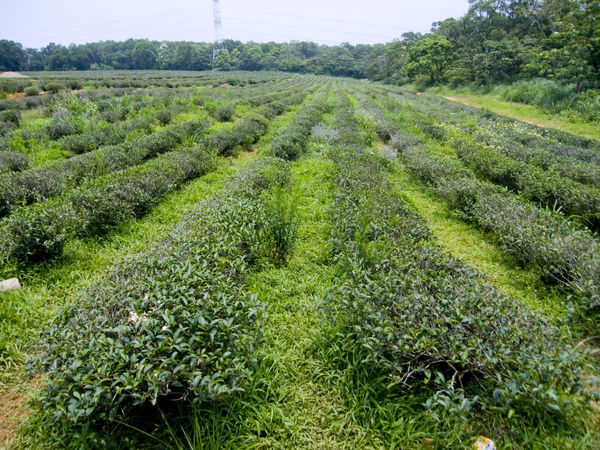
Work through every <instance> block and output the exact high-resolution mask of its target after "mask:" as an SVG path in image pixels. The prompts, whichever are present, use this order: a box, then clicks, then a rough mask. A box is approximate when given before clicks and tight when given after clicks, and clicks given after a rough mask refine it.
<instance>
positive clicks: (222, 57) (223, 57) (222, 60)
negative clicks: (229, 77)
mask: <svg viewBox="0 0 600 450" xmlns="http://www.w3.org/2000/svg"><path fill="white" fill-rule="evenodd" d="M215 69H219V70H229V69H231V55H230V54H229V53H228V52H227V50H220V51H219V52H218V53H217V57H216V58H215Z"/></svg>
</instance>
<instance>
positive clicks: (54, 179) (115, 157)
mask: <svg viewBox="0 0 600 450" xmlns="http://www.w3.org/2000/svg"><path fill="white" fill-rule="evenodd" d="M138 122H139V123H140V124H141V125H144V124H145V123H146V122H145V121H138ZM209 126H210V122H209V121H208V120H203V119H193V120H190V121H188V122H183V123H181V124H178V125H174V126H171V127H168V128H165V129H163V130H160V131H158V132H156V133H154V134H150V135H147V136H143V137H141V138H139V139H137V140H135V141H132V142H130V143H128V144H126V145H120V146H108V147H103V148H100V149H98V150H97V151H93V152H87V153H84V154H81V155H78V156H75V157H72V158H70V159H68V160H66V161H63V162H61V163H58V164H56V165H55V166H53V167H49V168H41V169H40V168H38V169H31V170H27V171H23V172H20V173H13V174H9V175H8V176H6V177H4V178H2V179H0V217H3V216H6V215H8V214H10V213H11V212H12V211H15V210H17V209H20V208H21V207H23V206H25V205H30V204H32V203H36V202H38V201H44V200H47V199H49V198H51V197H54V196H56V195H59V194H61V193H63V192H65V191H66V190H67V189H69V188H72V187H74V186H77V185H78V184H80V183H81V182H83V181H84V180H86V179H92V178H95V177H98V176H101V175H106V174H108V173H110V172H116V171H119V170H122V169H125V168H127V167H132V166H135V165H138V164H140V163H142V162H143V161H144V160H146V159H149V158H154V157H156V156H157V155H159V154H162V153H167V152H170V151H173V150H174V149H175V148H176V146H177V145H179V144H181V143H182V142H183V140H184V138H185V137H188V136H193V135H198V134H202V133H204V132H205V131H206V130H207V129H208V127H209ZM100 135H101V134H96V136H100ZM71 138H76V139H77V142H79V143H81V144H82V145H83V144H84V143H87V144H89V143H90V141H87V140H86V139H87V138H86V136H84V135H78V136H72V137H71ZM91 139H92V141H91V142H97V141H94V140H93V139H95V138H94V137H92V138H91ZM73 145H74V144H73Z"/></svg>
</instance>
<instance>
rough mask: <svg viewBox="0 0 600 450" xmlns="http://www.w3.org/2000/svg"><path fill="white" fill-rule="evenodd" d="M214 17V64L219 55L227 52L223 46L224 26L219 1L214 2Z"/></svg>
mask: <svg viewBox="0 0 600 450" xmlns="http://www.w3.org/2000/svg"><path fill="white" fill-rule="evenodd" d="M213 16H214V17H215V40H214V42H213V63H214V62H215V59H217V53H219V51H221V50H225V45H224V44H223V24H222V23H221V8H220V7H219V0H213Z"/></svg>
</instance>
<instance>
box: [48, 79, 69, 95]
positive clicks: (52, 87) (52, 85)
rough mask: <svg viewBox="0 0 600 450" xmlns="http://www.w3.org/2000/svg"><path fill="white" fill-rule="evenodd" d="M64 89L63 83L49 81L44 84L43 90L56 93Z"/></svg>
mask: <svg viewBox="0 0 600 450" xmlns="http://www.w3.org/2000/svg"><path fill="white" fill-rule="evenodd" d="M64 89H65V85H64V84H62V83H58V82H54V81H51V82H49V83H46V84H45V85H44V90H45V91H48V93H50V94H58V93H59V92H60V91H63V90H64Z"/></svg>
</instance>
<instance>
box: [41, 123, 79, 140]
mask: <svg viewBox="0 0 600 450" xmlns="http://www.w3.org/2000/svg"><path fill="white" fill-rule="evenodd" d="M44 131H45V132H46V134H47V135H48V136H50V139H52V140H55V141H56V140H58V139H60V138H61V137H64V136H71V135H72V134H77V133H79V132H80V131H81V130H80V129H79V127H77V126H76V125H74V124H73V123H70V122H54V123H52V124H50V125H46V126H45V127H44Z"/></svg>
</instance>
